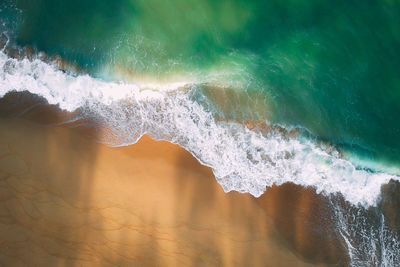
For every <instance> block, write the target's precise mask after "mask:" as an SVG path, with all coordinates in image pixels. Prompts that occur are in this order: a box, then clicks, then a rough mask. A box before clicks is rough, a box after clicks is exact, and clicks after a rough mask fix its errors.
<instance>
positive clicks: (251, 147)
mask: <svg viewBox="0 0 400 267" xmlns="http://www.w3.org/2000/svg"><path fill="white" fill-rule="evenodd" d="M200 85H201V84H200V83H198V82H196V81H190V82H185V81H184V82H177V83H168V84H156V83H154V84H152V83H137V84H133V83H124V82H107V81H104V80H102V79H98V78H93V77H90V76H89V75H83V74H82V75H75V74H71V73H66V72H63V71H61V70H58V69H57V68H56V67H55V66H52V65H51V64H49V63H46V62H44V61H42V60H40V59H38V58H35V59H31V60H29V59H27V58H24V59H15V58H11V57H9V56H8V55H6V54H5V53H4V51H1V52H0V96H1V97H2V96H4V95H6V94H7V93H9V92H13V91H16V92H24V91H28V92H30V93H32V94H35V95H38V96H41V97H43V98H45V99H46V100H47V102H48V103H49V104H52V105H57V106H58V107H59V108H60V109H62V110H66V111H69V112H72V111H79V114H80V115H79V116H81V117H84V118H88V119H90V120H92V121H94V122H96V125H99V126H101V127H104V128H107V129H109V130H110V131H105V132H106V133H108V134H104V136H101V137H100V140H99V141H101V142H105V143H107V144H109V145H112V146H123V145H130V144H134V143H135V142H137V141H138V139H139V138H140V137H141V136H142V135H143V134H145V133H147V134H149V135H150V136H151V137H152V138H155V139H164V140H168V141H170V142H172V143H176V144H178V145H180V146H182V147H184V148H185V149H187V150H188V151H190V152H191V153H192V154H193V155H194V156H195V157H196V158H197V159H198V160H199V161H200V162H201V163H202V164H204V165H207V166H210V167H211V168H212V170H213V172H214V175H215V177H216V179H217V181H218V182H219V183H220V184H221V186H222V187H223V189H224V190H225V191H226V192H228V191H231V190H236V191H239V192H249V193H251V194H252V195H254V196H256V197H258V196H260V195H261V194H262V193H263V192H264V191H265V190H266V187H267V186H272V185H281V184H283V183H286V182H292V183H295V184H298V185H302V186H312V187H314V188H315V189H316V190H317V192H319V193H324V194H327V195H329V194H336V193H340V194H342V195H343V196H344V198H345V199H346V200H347V201H349V202H351V203H353V204H361V205H364V206H371V205H375V204H376V203H377V200H378V197H379V195H380V187H381V185H382V184H385V183H388V182H389V181H390V180H391V179H394V180H398V177H397V176H394V175H390V174H386V173H378V172H372V171H370V170H366V169H360V168H357V167H356V166H355V165H354V164H353V163H352V162H350V161H349V160H346V159H343V158H342V157H341V156H340V153H339V152H338V151H336V150H335V149H329V150H326V149H323V148H322V147H321V146H318V145H317V142H316V141H315V140H312V139H310V138H306V137H305V136H304V135H301V134H297V135H291V134H287V132H290V130H291V129H288V130H287V131H280V130H278V129H277V128H276V127H269V130H268V131H256V130H250V129H249V128H248V127H246V126H245V125H243V124H241V123H237V122H231V121H223V120H216V119H215V114H214V113H213V108H212V106H213V105H217V104H215V103H212V102H210V101H209V102H207V97H206V96H204V95H201V94H202V92H201V90H200V89H199V88H200ZM226 90H229V89H226ZM199 95H200V96H199ZM198 99H202V101H199V100H198ZM204 102H207V105H205V104H204ZM267 124H268V123H267ZM285 132H286V134H285Z"/></svg>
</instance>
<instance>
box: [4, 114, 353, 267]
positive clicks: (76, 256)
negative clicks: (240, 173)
mask: <svg viewBox="0 0 400 267" xmlns="http://www.w3.org/2000/svg"><path fill="white" fill-rule="evenodd" d="M77 130H79V129H70V128H68V127H62V126H61V127H44V126H42V125H39V124H36V123H32V122H29V121H26V120H22V119H7V120H4V119H1V120H0V140H1V142H0V148H1V149H0V154H1V155H0V174H1V179H0V182H1V187H0V190H1V193H0V196H1V202H2V204H3V205H2V208H1V212H0V214H1V216H0V218H1V220H0V231H1V232H2V233H1V235H2V236H3V237H4V240H3V242H2V243H1V245H0V251H1V252H0V262H1V263H4V264H6V265H9V264H17V263H22V264H23V263H27V262H29V263H30V264H36V265H41V266H50V265H62V264H67V265H71V264H72V265H73V264H85V265H86V264H90V265H94V266H97V265H103V264H106V265H107V264H109V265H129V264H134V263H137V264H139V263H140V264H143V265H149V266H158V265H162V266H176V265H192V266H196V265H208V266H217V265H224V266H244V265H249V264H250V265H252V266H265V263H266V262H267V263H269V264H270V266H293V265H295V266H329V264H335V263H338V262H339V263H340V262H341V263H342V264H345V263H346V262H347V261H348V259H347V255H346V253H347V252H346V251H344V250H343V247H342V245H341V244H340V242H339V240H337V237H335V236H334V233H333V232H332V229H330V226H329V222H326V221H325V224H323V223H321V217H322V216H320V215H321V214H322V215H324V216H328V214H327V213H326V212H328V211H327V210H326V207H325V206H324V205H325V204H324V202H323V201H322V202H321V200H322V199H323V197H322V196H319V195H316V194H315V192H314V190H312V189H304V188H301V187H299V186H294V185H290V184H286V185H283V186H280V187H273V188H271V189H268V190H267V191H266V193H265V194H264V195H263V196H261V197H260V198H258V199H256V198H254V197H252V196H251V195H249V194H240V193H237V192H230V193H224V192H223V190H222V188H221V187H220V185H219V184H218V183H217V182H216V181H215V178H214V176H213V174H212V171H211V169H210V168H208V167H205V166H202V165H201V164H200V163H199V162H198V161H197V160H196V159H195V158H194V157H193V156H192V155H190V153H189V152H187V151H186V150H184V149H183V148H180V147H179V146H178V145H174V144H171V143H169V142H167V141H154V140H152V139H150V138H149V137H148V136H144V137H142V138H141V139H140V140H139V142H138V143H136V144H135V145H132V146H128V147H117V148H112V147H108V146H106V145H102V144H98V143H94V142H93V141H91V140H90V139H88V138H85V137H84V136H83V135H82V134H81V133H78V132H79V131H77ZM85 131H88V129H85ZM89 131H90V129H89ZM92 134H93V135H95V133H94V132H93V133H92ZM316 227H317V228H316ZM330 235H331V236H330Z"/></svg>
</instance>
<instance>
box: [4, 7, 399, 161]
mask: <svg viewBox="0 0 400 267" xmlns="http://www.w3.org/2000/svg"><path fill="white" fill-rule="evenodd" d="M10 2H12V3H14V4H15V5H16V7H17V8H18V9H20V10H21V11H22V12H21V13H18V16H17V18H18V21H19V23H18V26H17V35H16V40H17V43H18V44H20V45H31V46H34V47H36V48H37V49H39V50H42V51H45V52H47V53H49V54H60V55H61V56H62V57H63V58H65V59H67V60H69V61H73V62H76V63H77V64H79V65H80V66H81V67H83V68H85V69H87V70H88V71H89V72H90V73H92V75H95V76H100V77H103V78H105V79H123V77H122V76H121V75H118V71H116V66H117V67H119V68H122V69H124V70H128V71H129V73H134V74H135V75H142V76H143V75H147V76H151V77H153V78H156V79H163V78H165V77H169V76H179V77H185V78H189V79H195V80H196V81H201V82H225V83H229V84H232V85H230V87H232V90H237V91H245V92H248V93H249V94H248V95H249V96H247V98H250V99H245V100H239V102H240V101H243V102H245V104H244V105H246V106H247V107H249V106H250V107H252V103H253V102H257V103H258V104H257V105H256V106H257V109H258V110H255V111H254V113H252V112H251V108H250V111H246V112H245V113H243V112H242V113H240V119H264V118H263V117H267V119H268V120H270V121H272V122H275V123H280V124H285V125H296V126H301V127H304V128H306V129H308V130H309V131H310V132H311V133H312V135H314V136H316V137H318V138H320V139H323V140H329V141H331V142H333V143H335V144H338V145H339V146H340V147H341V148H342V149H343V150H345V151H347V152H349V153H350V155H353V157H354V158H360V160H368V161H373V162H380V161H385V162H386V163H387V162H390V164H395V165H398V164H399V163H400V157H399V155H400V138H399V137H400V123H399V119H398V117H399V115H400V105H399V101H400V75H399V74H398V72H399V70H400V3H399V2H398V1H389V0H387V1H383V0H379V1H354V0H350V1H349V0H346V1H344V0H338V1H329V2H327V1H317V0H309V1H301V0H290V1H237V0H236V1H234V0H230V1H229V0H225V1H218V2H217V1H211V0H209V1H188V0H176V1H163V0H147V1H145V0H143V1H140V0H116V1H106V0H101V1H95V3H94V1H88V0H80V1H78V0H71V1H59V0H58V1H55V0H18V1H10ZM8 16H14V15H8ZM121 77H122V78H121ZM254 92H255V93H254ZM255 96H256V97H257V99H255V98H254V97H255ZM252 97H253V98H252ZM260 99H262V101H260ZM229 101H230V100H226V102H227V103H230V102H229ZM259 102H261V103H265V105H264V106H262V105H261V107H260V104H259ZM234 104H235V103H232V105H234ZM236 104H237V103H236ZM260 109H265V110H263V111H265V112H259V111H260ZM227 110H228V112H229V110H230V109H227ZM254 114H257V115H254ZM260 114H261V115H260ZM265 114H268V115H265ZM225 115H226V116H231V117H234V116H235V115H237V114H236V113H234V114H230V115H229V114H225Z"/></svg>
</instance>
